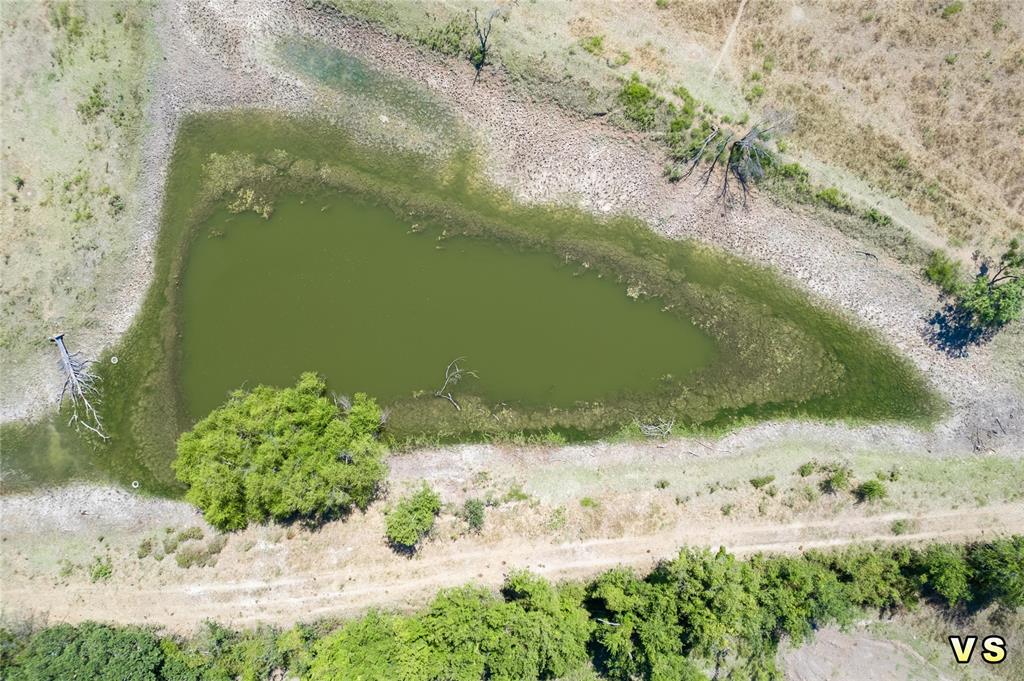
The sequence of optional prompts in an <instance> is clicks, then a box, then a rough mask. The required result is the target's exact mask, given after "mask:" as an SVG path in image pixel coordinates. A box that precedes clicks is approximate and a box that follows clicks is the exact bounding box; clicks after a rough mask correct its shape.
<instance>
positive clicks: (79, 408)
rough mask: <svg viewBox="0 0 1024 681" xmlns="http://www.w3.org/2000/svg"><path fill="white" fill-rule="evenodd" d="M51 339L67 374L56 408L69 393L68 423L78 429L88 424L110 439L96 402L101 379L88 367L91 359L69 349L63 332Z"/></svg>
mask: <svg viewBox="0 0 1024 681" xmlns="http://www.w3.org/2000/svg"><path fill="white" fill-rule="evenodd" d="M50 340H51V341H52V342H53V343H54V344H55V345H56V346H57V350H58V351H60V358H59V359H58V360H57V366H59V367H60V370H61V373H63V374H64V387H63V388H61V391H60V398H59V399H58V401H57V410H58V411H60V410H61V408H62V407H63V406H64V397H65V395H66V396H67V397H68V399H69V400H70V402H71V418H70V419H69V420H68V425H69V426H74V427H75V429H76V430H78V429H79V428H85V429H87V430H89V431H91V432H93V433H95V434H96V435H98V436H99V437H100V438H102V439H104V440H107V439H109V437H108V436H107V434H106V433H105V432H103V422H102V421H101V420H100V415H99V413H98V412H97V411H96V407H95V405H94V404H93V403H94V402H96V404H98V402H97V400H96V398H97V396H98V395H99V390H98V389H97V388H96V381H97V380H99V379H97V378H96V376H95V374H93V373H92V372H91V371H89V366H90V365H91V364H92V361H90V360H87V359H82V358H81V357H80V354H81V353H78V352H68V348H67V345H65V344H64V334H63V333H59V334H57V335H56V336H52V337H51V338H50Z"/></svg>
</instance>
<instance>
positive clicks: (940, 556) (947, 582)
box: [918, 544, 972, 606]
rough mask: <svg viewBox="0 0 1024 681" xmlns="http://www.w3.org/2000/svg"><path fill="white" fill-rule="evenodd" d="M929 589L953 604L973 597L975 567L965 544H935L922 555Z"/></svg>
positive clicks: (920, 559) (923, 568)
mask: <svg viewBox="0 0 1024 681" xmlns="http://www.w3.org/2000/svg"><path fill="white" fill-rule="evenodd" d="M918 564H919V568H918V569H919V571H920V572H921V574H922V576H923V577H924V580H925V588H927V589H928V590H929V591H931V592H932V593H934V594H935V595H937V596H939V597H940V598H942V600H943V601H945V602H946V603H947V604H948V605H950V606H955V605H957V604H958V603H964V602H968V601H970V600H971V586H970V581H971V577H972V575H971V569H970V566H969V565H968V564H967V558H966V556H965V553H964V549H963V547H961V546H952V545H946V544H935V545H933V546H929V547H928V548H927V549H925V550H924V551H923V552H921V553H920V554H918Z"/></svg>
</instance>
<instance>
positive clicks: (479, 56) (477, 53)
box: [470, 7, 501, 84]
mask: <svg viewBox="0 0 1024 681" xmlns="http://www.w3.org/2000/svg"><path fill="white" fill-rule="evenodd" d="M500 14H501V10H500V9H498V8H497V7H495V8H494V9H492V10H491V11H490V12H488V13H487V16H486V17H484V20H483V22H482V23H481V21H480V12H479V11H478V10H477V9H476V8H475V7H474V8H473V27H474V32H475V33H476V42H477V44H476V46H475V47H474V48H473V54H472V55H471V56H470V61H472V62H473V66H474V67H475V68H476V75H475V76H474V77H473V83H474V84H475V83H476V81H477V80H478V79H479V78H480V70H481V69H483V67H484V66H486V65H487V55H488V54H489V52H490V49H491V47H490V45H488V41H489V40H490V38H491V27H492V25H493V23H494V19H495V18H496V17H498V16H499V15H500Z"/></svg>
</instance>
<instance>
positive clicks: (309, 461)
mask: <svg viewBox="0 0 1024 681" xmlns="http://www.w3.org/2000/svg"><path fill="white" fill-rule="evenodd" d="M380 426H381V410H380V408H379V407H378V406H377V403H376V402H375V401H374V400H373V399H371V398H369V397H367V396H366V395H364V394H362V393H359V394H356V396H355V398H354V400H353V401H352V403H351V406H349V407H348V408H347V409H342V408H339V406H338V405H336V404H335V402H334V401H333V400H331V399H330V398H329V397H328V396H327V387H326V385H325V384H324V382H323V380H322V379H320V378H319V377H317V376H316V374H312V373H305V374H303V375H302V376H301V377H300V378H299V381H298V383H297V384H296V385H295V387H291V388H283V389H277V388H271V387H268V386H259V387H257V388H255V389H253V390H252V391H249V392H246V391H242V390H238V391H235V392H234V393H232V394H231V397H230V398H229V399H228V401H227V403H226V404H224V405H223V406H221V407H219V408H217V409H215V410H214V411H213V412H212V413H210V415H209V416H207V417H206V418H204V419H202V420H201V421H199V423H197V424H196V425H195V426H194V427H193V428H192V430H190V431H188V432H186V433H184V434H183V435H182V436H181V437H180V438H179V440H178V456H177V458H176V459H175V461H174V470H175V473H176V475H177V477H178V479H179V480H181V481H182V482H184V483H186V484H187V485H188V486H189V489H188V492H187V493H186V498H187V499H188V500H189V501H190V502H191V503H193V504H195V505H196V506H198V507H199V508H200V509H202V511H203V515H204V517H205V518H206V520H207V521H208V522H209V523H210V524H211V525H214V526H215V527H218V528H220V529H224V530H231V529H239V528H242V527H245V525H246V524H247V523H249V522H264V521H267V520H276V521H291V520H304V521H310V522H320V521H322V520H325V519H327V518H331V517H335V516H338V515H340V514H344V513H345V512H347V511H349V510H350V509H351V508H352V507H353V506H356V507H359V508H365V507H366V506H367V505H368V504H369V503H370V500H371V499H372V498H373V496H374V494H375V493H376V490H377V486H378V484H379V483H380V481H381V480H382V479H383V478H384V476H385V475H386V472H387V469H386V467H385V465H384V463H383V461H382V458H383V453H384V447H383V445H382V444H381V443H380V442H379V440H378V438H377V435H378V432H379V430H380Z"/></svg>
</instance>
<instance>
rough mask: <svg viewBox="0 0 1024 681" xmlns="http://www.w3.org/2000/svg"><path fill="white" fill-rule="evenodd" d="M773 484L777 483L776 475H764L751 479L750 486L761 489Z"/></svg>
mask: <svg viewBox="0 0 1024 681" xmlns="http://www.w3.org/2000/svg"><path fill="white" fill-rule="evenodd" d="M773 482H775V476H774V475H762V476H760V477H757V478H751V479H750V485H751V487H753V488H754V489H761V488H762V487H766V486H767V485H770V484H772V483H773Z"/></svg>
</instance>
